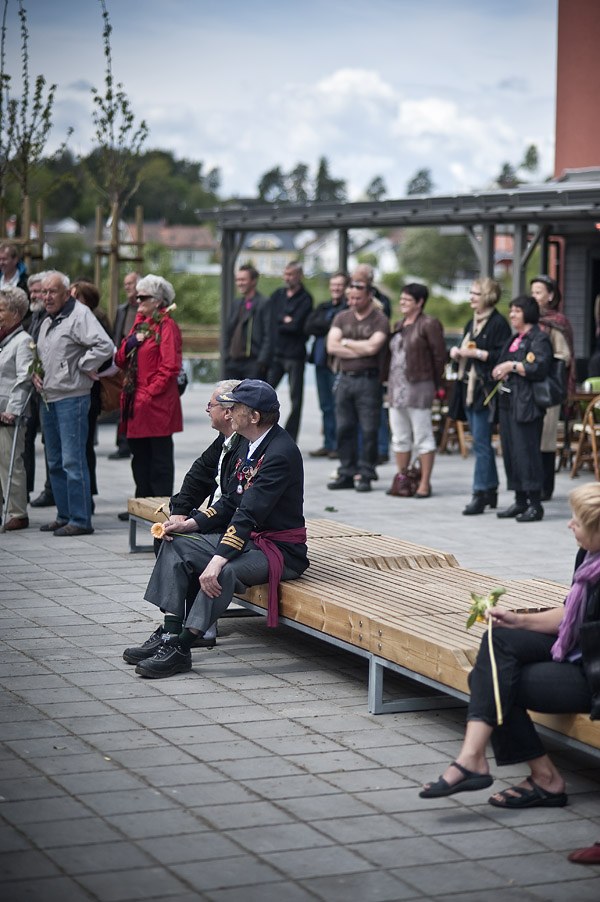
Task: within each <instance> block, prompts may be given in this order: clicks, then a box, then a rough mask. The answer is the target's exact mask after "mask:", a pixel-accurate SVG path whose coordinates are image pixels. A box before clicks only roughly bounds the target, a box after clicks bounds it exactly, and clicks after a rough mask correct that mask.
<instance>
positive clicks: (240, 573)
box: [144, 533, 299, 633]
mask: <svg viewBox="0 0 600 902" xmlns="http://www.w3.org/2000/svg"><path fill="white" fill-rule="evenodd" d="M220 539H221V535H220V534H213V533H210V534H208V535H199V534H198V533H194V538H192V537H191V536H175V537H174V539H173V541H172V542H161V549H160V551H159V553H158V557H157V559H156V564H155V565H154V570H153V571H152V576H151V577H150V581H149V583H148V587H147V589H146V594H145V595H144V598H145V599H146V601H150V602H152V604H155V605H156V606H157V607H159V608H161V609H162V610H163V611H166V612H167V613H169V614H174V615H175V616H177V617H184V616H185V596H186V593H187V591H188V586H189V581H190V578H191V577H192V576H196V577H197V576H199V575H200V574H201V573H202V571H203V570H204V568H205V567H206V565H207V564H208V562H209V561H210V559H211V558H212V557H213V555H214V554H216V548H217V545H218V544H219V541H220ZM298 576H299V574H298V573H296V572H295V571H294V570H290V568H289V567H285V566H284V568H283V576H282V579H296V578H297V577H298ZM268 579H269V565H268V562H267V558H266V556H265V555H264V554H263V552H262V551H259V549H258V548H257V547H256V545H255V544H254V542H248V544H247V545H246V547H245V548H244V550H243V551H242V553H241V554H240V555H239V556H238V557H236V558H234V559H233V560H232V561H229V562H228V563H227V564H225V566H224V567H223V569H222V570H221V573H220V574H219V583H220V585H221V594H220V595H218V596H217V597H216V598H209V597H208V595H206V594H205V593H204V592H203V591H202V589H200V590H199V591H198V594H197V595H196V598H195V599H194V603H193V605H192V607H191V609H190V610H189V612H188V615H187V618H186V620H185V626H186V627H187V628H188V629H194V630H199V631H200V632H201V633H204V632H206V630H207V629H208V628H209V626H210V625H211V624H212V623H214V622H215V621H216V620H218V618H219V617H220V616H221V614H223V612H224V611H226V610H227V608H228V606H229V603H230V602H231V599H232V598H233V595H234V592H236V591H237V592H243V591H245V589H246V588H247V587H248V586H258V585H261V584H262V583H266V582H267V581H268Z"/></svg>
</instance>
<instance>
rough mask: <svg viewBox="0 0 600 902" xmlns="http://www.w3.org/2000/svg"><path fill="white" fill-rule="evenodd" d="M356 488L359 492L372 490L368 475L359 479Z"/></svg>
mask: <svg viewBox="0 0 600 902" xmlns="http://www.w3.org/2000/svg"><path fill="white" fill-rule="evenodd" d="M354 488H355V489H356V491H357V492H370V491H371V480H370V479H367V477H366V476H361V477H360V479H357V481H356V483H355V485H354Z"/></svg>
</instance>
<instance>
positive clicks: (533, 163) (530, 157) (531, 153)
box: [519, 144, 540, 172]
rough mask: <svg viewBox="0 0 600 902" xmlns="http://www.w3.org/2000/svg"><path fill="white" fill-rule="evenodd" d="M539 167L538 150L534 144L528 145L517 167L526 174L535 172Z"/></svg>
mask: <svg viewBox="0 0 600 902" xmlns="http://www.w3.org/2000/svg"><path fill="white" fill-rule="evenodd" d="M539 165H540V155H539V152H538V149H537V147H536V146H535V144H530V145H529V147H528V148H527V150H526V151H525V156H524V157H523V162H522V163H521V165H520V166H519V169H526V170H527V172H535V170H536V169H537V168H538V166H539Z"/></svg>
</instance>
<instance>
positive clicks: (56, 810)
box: [2, 795, 91, 827]
mask: <svg viewBox="0 0 600 902" xmlns="http://www.w3.org/2000/svg"><path fill="white" fill-rule="evenodd" d="M2 814H3V816H4V817H5V818H6V820H7V821H9V822H10V823H11V824H15V825H17V826H19V827H21V826H22V825H23V824H29V823H31V822H32V821H35V822H37V823H41V822H42V821H52V822H55V821H61V820H71V819H73V818H78V817H85V816H86V815H89V816H91V812H90V811H88V810H87V809H86V808H84V806H83V805H82V804H81V803H80V802H78V801H77V800H76V799H71V798H69V797H68V796H66V795H62V796H54V797H53V798H50V799H34V800H27V801H23V802H3V803H2Z"/></svg>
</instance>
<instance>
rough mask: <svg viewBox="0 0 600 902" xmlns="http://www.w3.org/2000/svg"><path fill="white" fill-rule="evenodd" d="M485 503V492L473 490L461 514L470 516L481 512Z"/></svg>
mask: <svg viewBox="0 0 600 902" xmlns="http://www.w3.org/2000/svg"><path fill="white" fill-rule="evenodd" d="M486 504H487V492H473V497H472V498H471V500H470V502H469V504H467V506H466V507H465V509H464V511H463V516H465V517H472V516H473V515H474V514H482V513H483V512H484V510H485V505H486Z"/></svg>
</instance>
